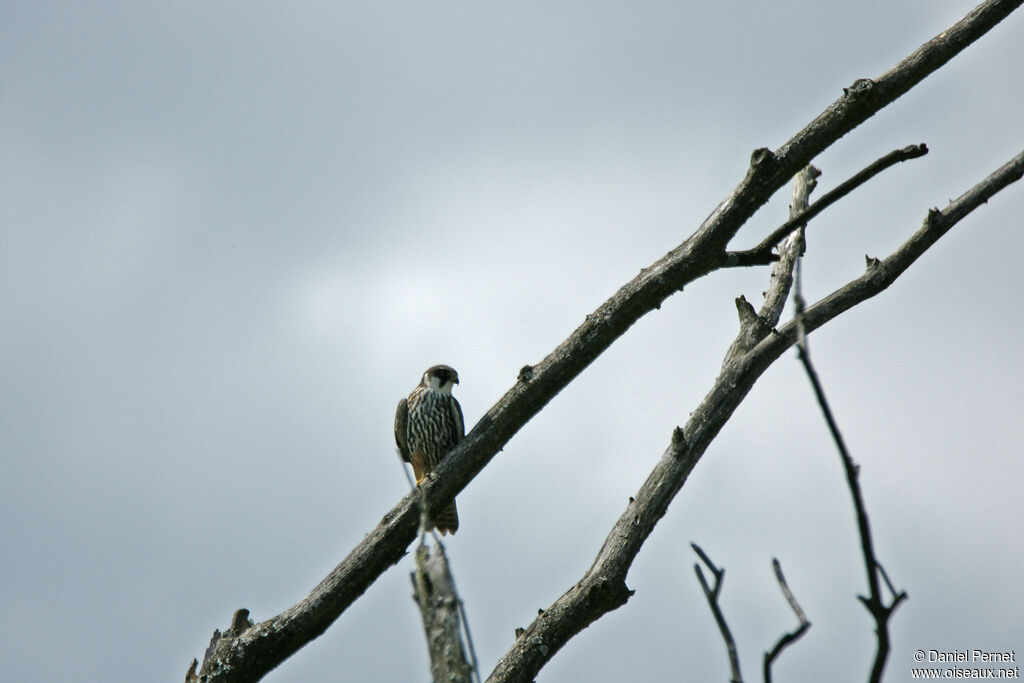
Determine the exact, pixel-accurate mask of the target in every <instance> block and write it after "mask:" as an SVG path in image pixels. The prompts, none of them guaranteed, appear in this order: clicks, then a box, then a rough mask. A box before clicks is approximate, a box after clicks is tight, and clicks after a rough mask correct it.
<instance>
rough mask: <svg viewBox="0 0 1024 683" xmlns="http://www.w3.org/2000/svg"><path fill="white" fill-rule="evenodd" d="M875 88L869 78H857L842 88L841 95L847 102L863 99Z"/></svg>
mask: <svg viewBox="0 0 1024 683" xmlns="http://www.w3.org/2000/svg"><path fill="white" fill-rule="evenodd" d="M874 88H875V82H874V81H873V80H871V79H870V78H858V79H857V80H855V81H854V82H853V85H851V86H850V87H849V88H843V96H844V97H845V98H846V100H847V101H848V102H860V101H863V100H864V99H865V98H866V97H867V96H868V95H869V94H870V93H871V92H872V91H873V90H874Z"/></svg>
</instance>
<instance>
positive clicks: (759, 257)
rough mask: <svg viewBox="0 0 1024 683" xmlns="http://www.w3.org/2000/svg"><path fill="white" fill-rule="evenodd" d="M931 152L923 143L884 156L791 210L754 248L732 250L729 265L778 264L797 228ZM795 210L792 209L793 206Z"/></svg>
mask: <svg viewBox="0 0 1024 683" xmlns="http://www.w3.org/2000/svg"><path fill="white" fill-rule="evenodd" d="M927 153H928V147H927V145H925V144H924V143H922V144H920V145H909V146H907V147H904V148H903V149H897V150H893V151H892V152H889V153H888V154H886V155H885V156H884V157H882V158H880V159H877V160H875V161H874V162H873V163H871V164H870V165H869V166H867V167H865V168H864V169H862V170H861V171H859V172H858V173H856V174H855V175H853V176H852V177H850V178H848V179H847V180H846V181H844V182H842V183H840V184H839V185H838V186H836V187H835V188H834V189H832V190H829V191H828V192H826V193H825V194H823V195H822V196H821V199H819V200H818V201H816V202H814V204H811V205H810V206H806V205H805V207H804V208H803V209H802V210H801V211H797V212H793V211H792V210H791V211H790V219H789V220H788V221H786V222H785V223H783V224H782V225H780V226H779V227H778V228H776V229H775V230H773V231H772V233H771V234H770V235H768V236H767V237H765V238H764V239H763V240H761V243H760V244H758V245H757V246H756V247H754V248H753V249H748V250H746V251H733V252H729V255H730V256H732V257H734V259H735V260H734V262H732V263H730V264H729V265H736V266H753V265H767V264H769V263H772V262H773V261H777V260H778V257H777V256H776V255H774V254H773V253H772V250H773V249H775V245H777V244H778V243H779V242H780V241H781V240H782V238H784V237H785V236H786V235H788V234H790V233H791V232H793V231H794V230H795V229H796V228H797V227H799V226H801V225H806V224H807V223H808V222H810V220H811V219H812V218H814V217H815V216H817V215H818V214H820V213H821V212H822V211H824V210H825V209H827V208H828V207H830V206H832V205H833V204H835V203H836V202H837V201H839V200H840V199H842V198H843V197H845V196H846V195H848V194H850V193H851V192H853V191H854V190H856V189H857V188H858V187H860V186H861V185H863V184H864V183H866V182H867V181H869V180H871V179H872V178H874V177H875V176H876V175H878V174H879V173H881V172H882V171H884V170H886V169H887V168H889V167H890V166H895V165H896V164H898V163H900V162H901V161H907V160H909V159H916V158H918V157H922V156H924V155H925V154H927ZM791 209H792V206H791Z"/></svg>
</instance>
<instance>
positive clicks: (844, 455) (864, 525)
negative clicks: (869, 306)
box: [766, 267, 907, 683]
mask: <svg viewBox="0 0 1024 683" xmlns="http://www.w3.org/2000/svg"><path fill="white" fill-rule="evenodd" d="M794 298H795V299H796V302H797V303H796V322H797V329H798V341H797V357H798V358H799V359H800V362H801V363H802V364H803V366H804V370H805V371H806V372H807V377H808V379H810V381H811V386H812V387H813V388H814V395H815V397H816V398H817V400H818V405H819V406H820V407H821V412H822V415H824V417H825V422H826V423H827V424H828V428H829V431H830V432H831V433H832V439H833V440H834V441H835V444H836V448H837V449H838V450H839V456H840V459H841V460H842V463H843V469H844V470H845V471H846V482H847V484H848V485H849V488H850V496H851V497H852V498H853V507H854V510H855V511H856V514H857V529H858V531H859V534H860V543H861V552H862V553H863V555H864V569H865V571H866V573H867V578H868V588H869V590H870V592H871V595H870V596H869V597H867V598H865V597H864V596H859V597H860V600H861V602H863V603H864V606H865V607H866V608H867V610H868V612H869V613H870V614H871V616H872V618H873V619H874V620H875V636H876V641H877V646H876V649H875V660H874V664H873V665H872V667H871V677H870V679H869V681H870V682H871V683H879V682H880V681H881V680H882V672H883V671H884V669H885V662H886V660H887V659H888V657H889V649H890V643H889V617H890V616H891V615H892V613H893V611H894V610H895V609H896V607H897V606H898V605H899V604H900V602H902V601H903V600H904V599H906V597H907V594H906V592H904V591H900V592H898V593H897V592H896V591H895V590H893V587H892V583H891V582H890V581H889V577H888V576H887V575H886V574H885V572H884V570H881V565H879V563H878V560H877V559H876V557H875V549H874V544H873V542H872V540H871V526H870V525H869V524H868V513H867V507H866V506H865V505H864V497H863V495H862V494H861V490H860V483H859V481H858V474H859V468H858V467H857V465H856V464H855V463H854V462H853V458H852V457H850V453H849V451H848V450H847V448H846V443H845V441H844V440H843V435H842V433H841V432H840V431H839V425H838V424H837V423H836V420H835V417H834V416H833V415H832V410H831V408H830V407H829V405H828V400H827V399H826V398H825V391H824V389H823V388H822V386H821V382H820V380H819V379H818V374H817V372H815V370H814V366H813V365H812V363H811V357H810V352H809V350H808V348H807V338H806V334H805V332H804V329H803V318H804V304H803V299H802V297H801V296H800V269H799V267H798V268H797V280H796V288H795V291H794ZM879 574H882V575H883V576H885V582H886V584H887V585H888V586H889V590H890V592H891V593H892V594H893V600H892V602H891V603H890V604H888V605H886V604H885V601H884V599H883V598H882V591H881V588H880V586H879V583H878V577H879ZM766 667H767V664H766ZM766 670H767V669H766Z"/></svg>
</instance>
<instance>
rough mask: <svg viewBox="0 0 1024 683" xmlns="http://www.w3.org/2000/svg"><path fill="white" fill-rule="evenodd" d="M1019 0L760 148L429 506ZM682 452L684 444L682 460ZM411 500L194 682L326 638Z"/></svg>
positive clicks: (498, 411) (497, 416) (507, 402)
mask: <svg viewBox="0 0 1024 683" xmlns="http://www.w3.org/2000/svg"><path fill="white" fill-rule="evenodd" d="M1021 3H1024V0H989V1H988V2H985V3H984V4H982V5H980V6H979V7H978V8H976V9H975V10H974V11H972V12H971V13H970V14H969V15H967V16H966V17H965V18H964V19H962V20H961V21H959V22H957V23H956V24H955V25H954V26H952V27H951V28H949V29H948V30H946V31H944V32H943V33H942V34H940V35H939V36H937V37H935V38H933V39H932V40H931V41H929V42H928V43H926V44H925V45H924V46H922V47H921V48H919V49H918V50H917V51H915V52H914V53H913V54H912V55H911V56H910V57H908V58H907V59H905V60H903V61H902V62H900V64H898V65H897V66H896V67H894V68H893V69H891V70H890V71H888V72H886V73H885V74H883V75H882V76H881V77H879V79H878V80H877V82H872V81H857V82H856V83H855V84H854V85H853V86H851V87H850V88H849V89H847V90H846V92H845V93H844V95H843V96H842V97H840V98H839V99H838V100H837V101H836V102H834V103H833V104H832V105H830V106H829V107H828V108H827V109H826V110H825V111H824V112H823V113H822V114H821V115H820V116H818V118H816V119H815V120H814V121H812V122H811V123H810V124H809V125H808V126H807V127H805V128H804V129H803V130H801V131H800V132H798V133H797V134H796V135H795V136H794V137H793V138H792V139H791V140H790V141H789V142H787V143H786V144H785V145H783V146H782V147H781V148H780V149H779V150H778V151H777V152H776V153H774V154H773V153H772V152H770V151H768V150H758V151H756V152H755V153H754V154H753V156H752V162H751V167H750V170H749V172H748V173H747V176H746V178H744V179H743V181H742V182H741V183H740V184H739V185H738V186H737V188H736V189H735V190H734V191H733V192H732V193H731V194H730V195H729V196H728V197H727V198H726V199H725V200H724V201H723V202H722V203H721V204H719V206H718V207H717V208H716V209H715V210H714V211H713V212H712V214H711V215H710V216H709V217H708V218H707V219H706V220H705V221H704V223H703V225H701V227H700V228H699V229H698V230H697V232H696V233H694V235H693V236H691V237H690V238H688V239H687V240H686V241H685V242H683V243H682V244H681V245H679V246H678V247H677V248H675V249H673V250H672V251H670V252H669V253H668V254H666V255H665V256H664V257H662V258H661V259H659V260H658V261H657V262H655V263H654V264H653V265H652V266H651V267H650V268H646V269H644V270H643V271H641V272H640V274H639V275H638V276H637V277H635V278H634V279H633V280H632V281H631V282H629V283H628V284H626V285H625V286H623V287H622V288H621V289H620V290H619V291H618V292H616V293H615V295H613V296H612V297H611V298H610V299H609V300H608V301H606V302H605V303H604V304H603V305H602V306H601V307H599V308H598V309H597V310H596V311H595V312H594V313H593V314H591V315H588V316H587V318H586V320H585V321H584V322H583V324H582V325H580V326H579V327H578V328H577V329H576V330H575V331H574V332H573V333H572V335H570V336H569V338H568V339H566V340H565V341H564V342H563V343H562V344H561V345H560V346H559V347H558V348H556V349H555V350H554V351H553V352H552V353H551V354H549V355H548V356H547V358H545V359H544V360H543V361H541V362H540V363H539V364H538V365H536V366H534V367H527V368H524V369H523V372H521V373H520V381H518V382H517V383H516V384H515V385H514V386H513V387H512V388H511V389H510V390H509V391H508V392H507V393H506V394H505V396H503V397H502V398H501V400H499V401H498V403H496V404H495V405H494V407H492V408H491V409H490V410H489V411H488V412H487V414H486V415H484V416H483V418H481V420H480V421H479V422H478V423H477V425H476V426H475V427H474V428H473V430H472V431H470V433H469V434H467V435H466V438H465V439H464V440H463V441H462V442H461V443H460V444H459V446H458V447H457V448H456V449H455V450H454V451H453V452H452V453H450V454H449V456H448V457H447V458H445V460H444V461H442V463H441V464H440V466H439V467H438V468H437V469H436V470H435V471H434V473H433V475H432V476H431V477H430V478H429V480H428V481H427V482H426V483H425V485H424V486H423V490H424V494H425V495H426V496H427V500H428V503H429V504H430V505H431V507H435V508H436V507H437V506H439V505H442V504H444V503H445V502H447V501H448V500H450V499H451V498H452V497H453V496H454V495H455V494H456V493H458V492H459V491H461V490H462V489H463V488H464V487H465V486H466V485H467V484H468V483H469V481H471V480H472V479H473V478H474V477H475V476H476V475H477V473H479V472H480V470H481V469H482V468H483V467H484V466H485V465H486V464H487V463H488V462H490V460H491V458H493V457H494V455H495V454H496V453H497V452H498V451H499V450H500V449H501V448H502V447H503V446H504V445H505V444H506V443H507V442H508V440H509V439H511V438H512V436H513V435H514V434H515V433H516V432H517V431H518V430H519V429H520V428H521V427H522V426H523V425H524V424H526V422H527V421H528V420H530V419H531V418H532V417H533V416H534V415H535V414H536V413H537V412H539V411H540V410H541V409H542V408H543V407H544V406H545V405H546V404H547V403H548V401H550V400H551V399H552V398H553V397H554V396H555V395H556V394H557V393H558V392H559V391H561V390H562V389H563V388H564V387H565V386H566V385H567V384H568V383H569V382H571V381H572V380H573V378H575V377H576V376H577V375H578V374H579V373H580V372H582V371H583V369H584V368H586V367H587V366H588V365H589V364H590V363H591V362H592V361H593V360H594V359H595V358H597V356H598V355H600V354H601V353H602V352H603V351H604V350H605V349H607V348H608V347H609V346H610V345H611V344H612V343H613V342H614V341H615V340H616V339H618V338H619V337H620V336H621V335H622V334H624V333H625V332H626V330H627V329H629V327H630V326H631V325H632V324H633V323H634V322H636V321H637V320H638V319H639V318H640V317H641V316H643V315H645V314H646V313H648V312H649V311H651V310H653V309H656V308H658V307H659V306H660V305H661V302H662V301H664V300H665V299H666V298H667V297H668V296H670V295H671V294H673V293H674V292H676V291H679V290H680V289H681V288H682V287H683V286H685V285H686V284H687V283H689V282H692V281H693V280H694V279H696V278H698V277H702V276H703V275H706V274H707V273H709V272H711V271H713V270H715V269H717V268H719V267H722V266H724V265H725V264H726V261H727V255H726V252H725V247H726V245H727V244H728V243H729V241H730V240H731V239H732V237H733V236H734V235H735V234H736V231H737V230H739V228H740V226H742V225H743V223H744V222H745V221H746V220H747V219H748V218H749V217H750V216H751V215H752V214H753V213H754V212H755V211H756V210H757V209H758V208H759V207H760V206H762V205H763V204H764V203H765V202H766V201H767V200H768V199H769V198H770V197H771V195H772V194H774V192H775V191H776V190H778V189H779V188H780V187H781V186H782V185H783V184H784V183H786V182H787V181H788V180H789V178H791V177H792V176H793V175H795V174H796V172H797V171H798V170H799V169H800V168H801V167H803V166H804V165H805V164H807V163H808V162H809V161H810V160H811V159H812V158H813V157H815V156H816V155H817V154H819V153H820V152H821V151H823V150H824V149H826V148H827V147H828V146H829V145H831V144H832V143H833V142H835V141H836V140H838V139H839V138H840V137H842V136H843V135H845V134H846V133H848V132H849V131H850V130H852V129H853V128H855V127H856V126H857V125H859V124H860V123H862V122H863V121H865V120H866V119H868V118H869V117H871V116H872V115H874V114H875V113H876V112H878V111H879V110H880V109H882V108H883V107H885V106H886V105H888V104H889V103H891V102H893V101H894V100H895V99H897V98H898V97H899V96H900V95H902V94H903V93H905V92H906V91H907V90H909V89H910V88H911V87H913V86H914V85H915V84H917V83H918V82H920V81H921V80H922V79H923V78H924V77H925V76H927V75H928V74H930V73H932V72H933V71H935V70H936V69H938V68H940V67H941V66H942V65H943V64H945V63H946V62H948V61H949V60H950V59H952V58H953V57H954V56H955V55H957V54H958V53H959V52H960V51H961V50H963V49H964V48H965V47H966V46H967V45H969V44H970V43H971V42H973V41H975V40H977V39H978V38H979V37H981V36H982V35H984V34H985V33H986V32H987V31H988V30H989V29H991V28H992V27H993V26H995V25H996V24H997V23H999V21H1001V20H1002V19H1003V18H1005V17H1006V16H1007V15H1008V14H1009V13H1010V12H1012V11H1013V10H1014V9H1016V8H1017V7H1018V6H1019V5H1020V4H1021ZM719 426H720V425H719ZM715 431H717V430H715ZM706 434H707V435H711V434H710V432H707V433H706ZM703 438H704V436H703V435H702V436H701V439H700V442H699V443H698V444H697V445H698V451H697V452H698V453H699V452H701V451H702V449H703V448H704V447H706V443H703ZM689 453H690V451H689V450H684V452H683V453H682V454H681V455H687V454H689ZM692 457H693V456H692V455H687V458H692ZM698 457H699V456H698ZM693 462H696V460H693ZM690 466H691V467H692V465H690ZM687 471H688V470H687ZM418 507H419V501H418V497H417V496H414V495H412V494H410V495H408V496H406V497H405V498H403V499H402V500H401V501H400V502H399V503H398V504H397V505H396V506H395V507H394V508H393V509H392V510H391V511H390V512H388V514H387V515H386V516H385V517H384V519H383V520H381V522H380V524H378V525H377V527H376V528H375V529H373V530H372V531H371V532H370V533H369V534H368V535H367V536H366V537H365V538H364V539H363V540H362V541H361V542H360V543H359V544H358V545H357V546H356V547H355V548H354V549H353V550H352V551H351V552H350V553H349V555H348V556H347V557H346V558H345V559H344V560H343V561H342V562H341V564H339V565H338V566H337V567H336V568H335V569H334V570H333V571H332V572H331V573H330V574H329V575H328V576H327V577H326V578H325V579H324V580H323V581H322V582H321V583H320V585H318V586H317V587H316V588H314V589H313V591H312V592H311V593H310V594H309V595H308V596H306V598H304V599H303V600H302V601H300V602H299V603H297V604H296V605H294V606H293V607H291V608H289V609H288V610H286V611H285V612H283V613H282V614H280V615H278V616H276V617H272V618H271V619H268V620H266V621H264V622H261V623H259V624H256V625H254V626H252V627H250V628H247V629H245V630H244V631H243V632H242V633H239V634H233V635H232V637H231V638H226V637H224V638H221V639H220V641H219V642H218V646H217V647H216V648H213V649H212V652H210V653H209V655H210V656H209V657H207V658H206V660H205V661H204V662H203V665H202V668H201V670H200V674H199V676H200V680H203V681H208V682H211V683H212V682H213V681H254V680H258V679H259V678H261V677H262V676H263V675H264V674H265V673H267V672H268V671H270V670H271V669H273V668H274V667H276V666H277V665H278V664H280V663H281V662H282V661H284V659H286V658H287V657H288V656H290V655H291V654H292V653H294V652H295V651H296V650H298V649H299V648H300V647H302V646H303V645H305V644H306V643H308V642H309V641H310V640H312V639H313V638H316V637H317V636H319V635H320V634H321V633H323V631H324V630H325V629H326V628H327V627H328V626H329V625H330V624H331V623H332V622H333V621H334V620H335V619H337V618H338V616H339V615H340V614H341V613H342V612H344V611H345V609H346V608H347V607H348V606H349V605H350V604H352V602H353V601H354V600H355V599H356V598H358V597H359V596H360V595H361V594H362V593H363V592H364V591H365V590H366V589H367V588H368V587H369V586H370V584H371V583H373V581H375V580H376V578H377V577H378V576H380V575H381V574H382V573H383V572H384V571H385V570H387V569H388V567H390V566H391V565H393V564H395V563H396V562H398V560H400V559H401V558H402V556H403V555H404V554H405V551H406V548H408V546H409V544H410V543H411V542H412V541H413V539H414V538H415V535H416V529H417V527H418V522H419V513H418V509H417V508H418ZM608 590H609V591H610V592H609V593H608V594H607V595H606V597H607V598H608V599H609V602H608V604H611V603H613V602H616V601H618V600H622V601H624V600H625V599H626V595H627V594H628V591H626V590H625V587H624V585H621V586H620V585H618V584H617V583H613V584H608ZM592 597H593V596H592ZM598 601H599V602H602V600H598Z"/></svg>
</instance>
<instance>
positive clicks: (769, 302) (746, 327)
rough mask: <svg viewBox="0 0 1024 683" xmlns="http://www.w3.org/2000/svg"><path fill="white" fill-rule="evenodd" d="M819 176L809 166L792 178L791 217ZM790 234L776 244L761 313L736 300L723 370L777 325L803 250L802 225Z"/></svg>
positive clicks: (803, 204)
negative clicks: (736, 326) (734, 327)
mask: <svg viewBox="0 0 1024 683" xmlns="http://www.w3.org/2000/svg"><path fill="white" fill-rule="evenodd" d="M819 175H821V171H819V170H818V169H816V168H815V167H814V166H811V165H809V164H808V165H807V166H804V168H803V169H801V170H800V172H799V173H797V174H796V177H795V178H793V200H792V202H791V203H790V206H789V212H790V215H794V216H797V215H800V214H803V213H805V211H806V209H807V203H808V201H809V200H810V196H811V192H813V191H814V188H815V186H816V184H817V178H818V176H819ZM788 224H789V223H787V225H788ZM793 231H794V232H793V234H792V235H790V237H789V238H788V239H787V240H786V241H785V242H783V243H782V244H780V245H779V257H778V259H779V260H778V261H777V262H776V263H775V265H774V266H772V271H771V280H770V282H769V285H768V290H767V291H766V292H765V296H764V303H763V304H762V305H761V310H760V311H758V312H757V313H755V312H754V307H753V306H751V305H750V304H749V303H747V300H746V299H744V298H743V297H742V296H741V297H740V298H738V299H737V300H736V308H737V311H738V312H739V315H740V333H739V334H738V335H737V336H736V339H735V341H733V343H732V345H731V346H730V347H729V350H728V351H726V354H725V360H723V361H722V367H725V366H726V365H728V364H729V363H731V362H732V361H733V359H735V358H736V357H737V356H739V355H741V354H744V353H746V352H747V351H749V350H750V349H751V348H752V347H753V346H754V344H756V343H758V342H759V341H761V340H762V339H764V338H765V336H766V335H767V334H768V333H769V332H770V331H771V329H772V328H773V327H775V325H776V324H777V323H778V322H779V317H780V316H781V315H782V309H783V307H784V306H785V305H786V298H787V297H788V296H789V289H790V287H791V285H792V283H793V268H794V266H795V265H796V264H797V262H798V259H799V258H800V255H801V254H802V253H803V251H804V236H803V231H804V224H803V223H797V224H795V226H794V228H793Z"/></svg>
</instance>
